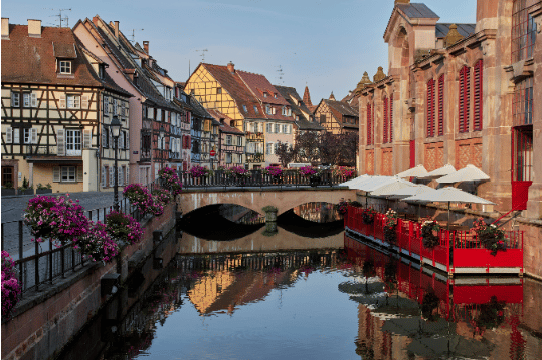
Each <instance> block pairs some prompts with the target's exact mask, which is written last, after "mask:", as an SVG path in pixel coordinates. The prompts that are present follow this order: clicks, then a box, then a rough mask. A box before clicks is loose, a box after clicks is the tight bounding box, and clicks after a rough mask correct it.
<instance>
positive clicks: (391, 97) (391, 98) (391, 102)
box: [389, 93, 393, 143]
mask: <svg viewBox="0 0 542 360" xmlns="http://www.w3.org/2000/svg"><path fill="white" fill-rule="evenodd" d="M389 140H390V143H391V142H393V93H392V94H391V95H390V138H389Z"/></svg>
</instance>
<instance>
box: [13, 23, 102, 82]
mask: <svg viewBox="0 0 542 360" xmlns="http://www.w3.org/2000/svg"><path fill="white" fill-rule="evenodd" d="M41 29H42V31H41V37H39V38H37V37H29V36H28V26H27V25H12V24H10V25H9V40H7V39H2V82H14V83H32V84H58V85H70V86H102V82H101V81H100V80H99V78H98V76H97V74H96V73H95V72H94V70H93V69H92V68H91V66H90V64H89V63H88V62H87V60H86V59H85V56H84V54H83V53H82V51H81V50H78V49H77V48H78V45H77V43H76V41H75V36H74V35H73V32H72V30H71V29H69V28H57V27H42V28H41ZM53 43H54V44H55V47H53ZM55 49H56V53H57V54H60V55H62V56H63V57H64V58H66V57H71V58H72V59H73V63H72V67H73V69H72V71H73V76H70V75H67V76H66V75H59V74H58V73H57V72H56V58H55V55H54V53H55Z"/></svg>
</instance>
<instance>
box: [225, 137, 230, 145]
mask: <svg viewBox="0 0 542 360" xmlns="http://www.w3.org/2000/svg"><path fill="white" fill-rule="evenodd" d="M226 145H231V135H226Z"/></svg>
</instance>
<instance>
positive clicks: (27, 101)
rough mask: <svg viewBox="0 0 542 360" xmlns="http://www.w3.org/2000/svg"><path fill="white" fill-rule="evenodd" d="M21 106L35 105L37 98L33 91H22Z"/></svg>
mask: <svg viewBox="0 0 542 360" xmlns="http://www.w3.org/2000/svg"><path fill="white" fill-rule="evenodd" d="M23 106H24V107H36V106H37V99H36V94H34V93H23Z"/></svg>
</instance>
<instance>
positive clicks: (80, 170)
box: [76, 166, 83, 182]
mask: <svg viewBox="0 0 542 360" xmlns="http://www.w3.org/2000/svg"><path fill="white" fill-rule="evenodd" d="M76 176H77V182H83V167H82V166H78V167H77V175H76Z"/></svg>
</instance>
